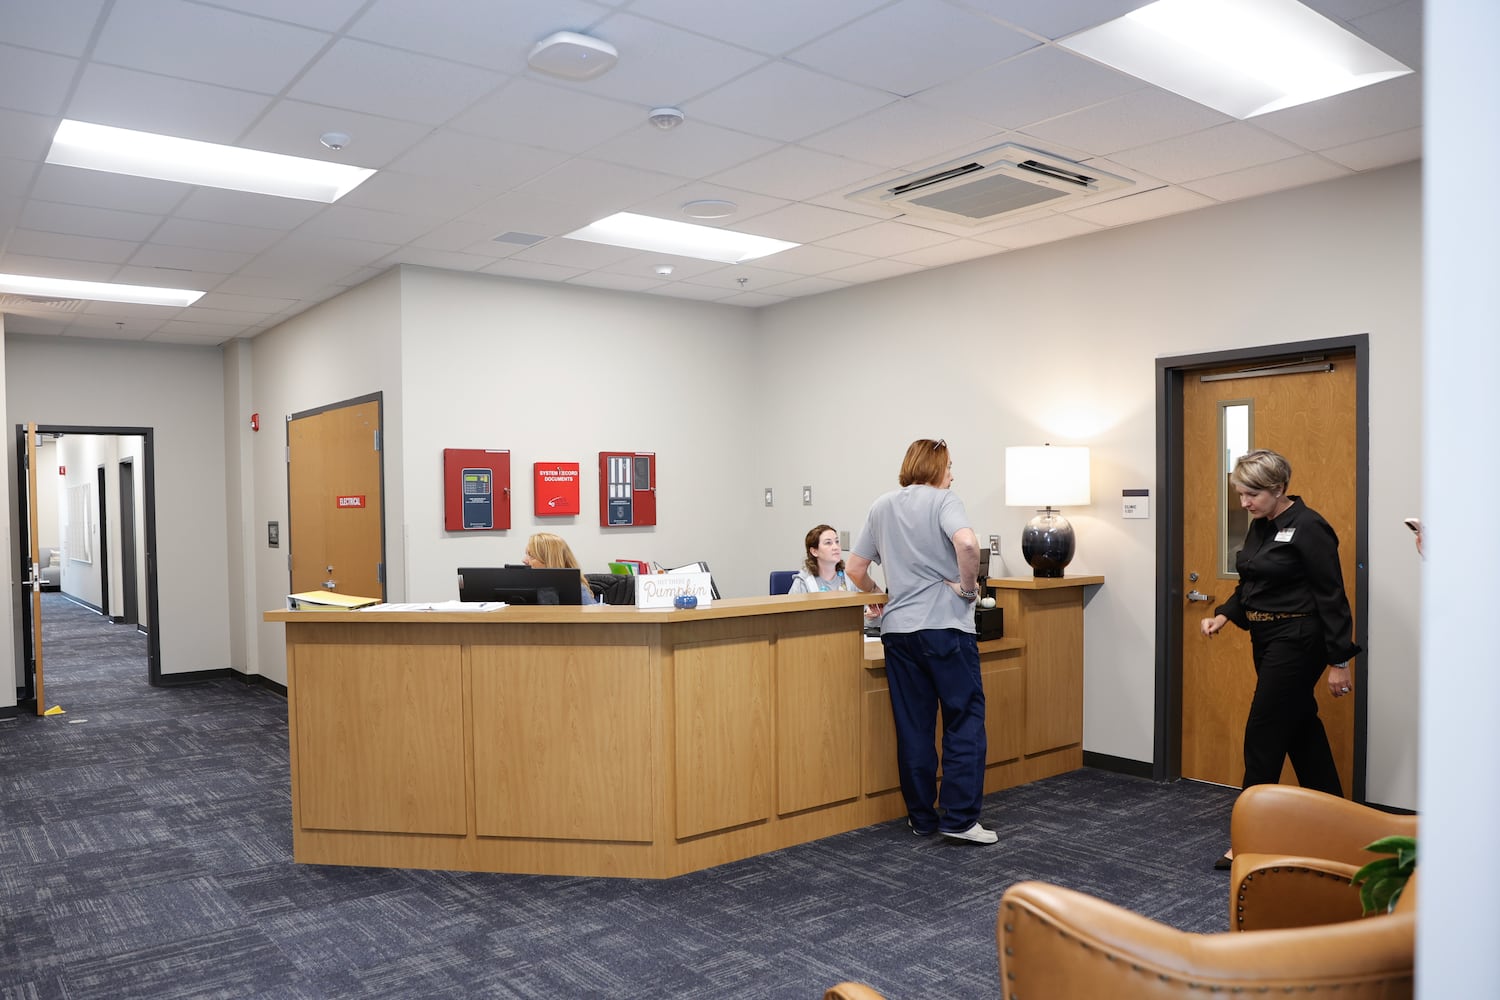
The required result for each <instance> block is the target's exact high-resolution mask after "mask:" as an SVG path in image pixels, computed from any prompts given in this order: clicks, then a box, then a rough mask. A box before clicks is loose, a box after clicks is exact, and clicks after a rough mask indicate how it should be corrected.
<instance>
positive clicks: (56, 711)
mask: <svg viewBox="0 0 1500 1000" xmlns="http://www.w3.org/2000/svg"><path fill="white" fill-rule="evenodd" d="M42 714H43V715H67V714H68V713H67V712H64V711H63V707H62V706H61V705H53V706H52V707H51V708H49V709H47V711H45V712H43V713H42Z"/></svg>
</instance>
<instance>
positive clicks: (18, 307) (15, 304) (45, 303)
mask: <svg viewBox="0 0 1500 1000" xmlns="http://www.w3.org/2000/svg"><path fill="white" fill-rule="evenodd" d="M85 305H87V303H86V302H84V301H83V300H82V299H59V298H52V297H51V296H46V295H10V294H0V312H8V313H15V314H17V315H24V316H51V315H53V314H54V313H60V312H63V313H76V312H80V311H81V310H82V309H83V307H84V306H85Z"/></svg>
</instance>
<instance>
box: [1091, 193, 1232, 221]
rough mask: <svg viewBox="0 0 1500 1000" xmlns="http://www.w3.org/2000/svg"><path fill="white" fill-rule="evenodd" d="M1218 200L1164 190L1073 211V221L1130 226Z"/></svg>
mask: <svg viewBox="0 0 1500 1000" xmlns="http://www.w3.org/2000/svg"><path fill="white" fill-rule="evenodd" d="M1212 204H1214V199H1213V198H1210V197H1207V196H1205V195H1202V194H1197V193H1195V192H1193V191H1188V190H1185V189H1183V188H1175V187H1162V188H1157V189H1156V190H1154V191H1143V192H1141V193H1140V194H1133V195H1126V196H1125V197H1123V198H1116V199H1114V200H1113V201H1107V202H1104V203H1103V204H1100V205H1093V206H1090V207H1088V208H1077V209H1073V210H1072V211H1070V212H1069V213H1068V215H1069V217H1070V218H1074V219H1081V220H1082V221H1084V222H1092V223H1095V224H1096V225H1099V226H1128V225H1130V224H1131V223H1135V222H1145V221H1146V220H1148V219H1159V218H1162V217H1163V216H1167V215H1175V214H1177V213H1178V212H1189V211H1192V210H1193V209H1195V208H1207V207H1208V206H1209V205H1212Z"/></svg>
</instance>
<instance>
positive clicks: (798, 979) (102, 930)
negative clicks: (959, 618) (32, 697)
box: [0, 594, 1235, 1000]
mask: <svg viewBox="0 0 1500 1000" xmlns="http://www.w3.org/2000/svg"><path fill="white" fill-rule="evenodd" d="M44 599H45V601H46V611H45V616H44V621H45V622H46V626H47V630H48V631H47V639H46V646H45V650H46V653H47V660H46V665H47V691H48V702H49V704H60V705H62V706H63V707H64V708H65V709H66V711H67V715H64V716H59V717H51V718H42V719H38V718H36V717H34V716H23V717H21V718H18V719H14V720H11V721H8V722H5V723H3V724H0V1000H53V998H58V1000H82V998H90V1000H92V998H104V997H109V998H130V997H140V998H147V997H149V998H154V1000H159V998H195V1000H196V998H202V997H224V998H238V997H254V998H257V1000H260V998H267V1000H331V998H360V1000H373V998H407V997H422V998H449V997H451V998H469V997H483V998H493V1000H537V998H547V1000H552V998H564V1000H568V998H591V997H601V998H603V997H609V998H612V1000H620V998H658V997H661V998H683V1000H697V998H705V1000H706V998H715V1000H717V998H721V997H725V996H734V997H736V998H765V1000H791V998H809V1000H815V998H817V997H819V996H821V992H822V990H823V989H824V988H825V987H826V986H828V985H829V984H831V983H834V982H837V981H839V980H841V979H859V980H863V981H865V982H869V983H871V984H872V985H874V986H875V987H877V988H878V989H880V990H882V991H884V992H885V993H887V995H889V996H890V997H892V998H893V1000H894V998H903V997H917V996H932V995H941V996H944V997H951V998H958V1000H964V998H975V1000H978V998H985V1000H990V998H993V997H994V996H996V994H997V983H996V975H997V961H996V956H995V937H994V933H995V914H996V908H997V904H998V900H999V897H1000V894H1001V892H1003V891H1004V889H1005V887H1006V886H1008V885H1010V884H1011V883H1013V882H1015V881H1018V880H1020V879H1028V878H1036V879H1045V880H1048V881H1052V882H1057V883H1059V884H1062V885H1067V886H1070V887H1072V888H1077V889H1081V890H1083V891H1086V892H1091V893H1094V894H1095V895H1098V896H1100V897H1102V898H1104V899H1108V900H1111V901H1113V902H1115V903H1118V904H1120V905H1122V906H1125V907H1128V908H1130V909H1132V910H1135V911H1136V912H1139V913H1142V914H1145V915H1146V916H1149V917H1152V918H1154V919H1157V920H1161V921H1163V922H1165V923H1167V924H1169V925H1171V926H1173V927H1177V928H1179V929H1182V930H1188V931H1218V930H1224V929H1225V928H1226V927H1227V926H1228V914H1227V898H1226V893H1227V878H1226V877H1225V875H1224V874H1223V873H1220V872H1213V871H1211V870H1210V869H1209V864H1210V863H1211V861H1212V859H1213V858H1214V857H1215V856H1216V855H1217V854H1218V853H1219V852H1220V851H1221V850H1222V849H1223V847H1224V846H1225V840H1226V837H1227V831H1228V820H1229V810H1230V807H1231V805H1232V803H1233V800H1234V795H1235V792H1234V791H1233V790H1232V789H1225V788H1217V787H1213V786H1208V785H1202V784H1197V783H1194V782H1175V783H1172V784H1156V783H1153V782H1150V781H1143V780H1140V779H1135V778H1129V777H1123V776H1120V775H1117V774H1110V773H1106V772H1102V771H1095V770H1088V769H1085V770H1081V771H1076V772H1073V773H1071V774H1067V775H1062V776H1059V777H1056V778H1050V779H1047V780H1045V781H1040V782H1035V783H1033V784H1031V785H1027V786H1024V787H1022V788H1015V789H1009V790H1007V791H1004V792H999V793H996V794H994V795H991V796H989V797H988V798H987V799H986V800H985V807H984V814H983V820H984V822H985V823H986V824H987V825H989V826H992V827H993V828H994V829H996V830H997V831H998V832H999V834H1000V843H999V844H998V845H997V846H995V847H989V848H980V847H973V846H969V845H961V844H954V843H950V842H946V841H943V840H941V839H938V838H917V837H914V836H912V835H911V834H910V832H909V831H908V830H907V828H906V824H905V822H904V821H896V822H892V823H882V824H879V825H877V826H873V827H869V828H866V829H863V830H855V831H852V832H850V833H844V834H839V835H837V836H833V837H829V838H826V839H824V840H820V841H817V842H815V843H812V844H804V845H800V846H798V847H793V848H788V849H786V850H782V851H777V852H775V853H772V854H768V855H765V856H763V857H759V858H751V859H747V860H745V861H740V862H735V863H733V864H729V865H724V866H721V867H719V868H716V869H712V870H710V871H706V872H697V873H693V874H690V875H685V876H683V877H681V878H676V879H669V880H665V881H651V880H643V879H592V878H559V877H544V876H531V875H491V874H482V873H472V872H436V871H401V870H393V869H374V868H340V867H332V866H316V865H297V864H294V863H293V862H292V860H291V802H290V790H289V777H288V766H289V765H288V755H287V734H286V701H285V699H283V698H281V697H279V696H277V695H275V694H274V693H272V692H269V691H267V690H265V689H263V688H260V687H254V686H249V685H245V684H243V683H240V682H237V681H233V680H229V679H224V680H212V681H205V682H200V683H193V684H190V685H185V686H182V687H171V688H152V687H150V686H149V685H148V684H147V683H146V667H145V659H144V657H145V640H144V637H143V636H141V635H140V634H139V633H138V632H136V631H135V630H134V629H132V628H129V627H125V626H120V625H112V624H110V623H108V622H107V621H105V620H104V619H102V618H101V617H100V616H99V615H97V614H95V613H93V612H92V611H90V610H89V609H87V608H83V607H81V606H79V605H77V604H75V603H73V602H71V601H68V600H67V599H66V598H64V597H62V596H61V595H56V594H48V595H45V598H44ZM80 720H86V721H80Z"/></svg>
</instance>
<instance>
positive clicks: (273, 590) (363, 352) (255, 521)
mask: <svg viewBox="0 0 1500 1000" xmlns="http://www.w3.org/2000/svg"><path fill="white" fill-rule="evenodd" d="M400 323H401V302H400V282H399V280H398V273H397V272H395V271H391V272H388V273H386V274H384V275H381V276H380V277H377V278H374V279H373V280H371V281H368V282H366V283H365V284H363V285H361V286H359V287H358V288H355V289H352V290H350V291H348V292H346V293H344V294H343V295H340V296H339V297H337V298H335V299H332V300H330V301H328V302H324V303H322V304H320V305H318V306H316V307H314V308H313V309H310V310H308V311H307V312H305V313H303V314H301V315H300V316H297V317H295V318H294V319H291V320H288V321H287V322H286V323H283V324H281V325H280V326H278V327H276V328H275V329H274V330H271V331H269V332H267V333H263V334H261V335H260V336H259V337H256V338H255V340H254V342H253V345H252V350H251V356H250V358H249V361H248V364H249V369H250V374H249V378H248V380H246V379H245V377H244V373H243V371H241V370H239V368H240V366H243V365H245V364H246V360H245V359H244V358H242V357H237V358H236V359H235V365H236V370H235V372H234V375H235V378H234V388H233V390H232V391H231V398H232V400H233V401H234V403H235V406H236V407H237V409H238V412H234V413H224V414H223V416H222V418H221V422H220V424H219V426H220V428H221V434H220V441H221V443H222V445H223V447H225V448H227V449H229V456H228V466H229V467H231V468H234V469H235V470H237V471H236V475H238V476H239V477H240V478H241V480H242V481H244V482H246V484H247V485H248V486H249V487H250V489H251V490H253V497H252V499H251V500H249V501H248V503H246V504H243V505H241V506H240V507H239V510H240V511H241V513H242V514H247V515H248V517H249V520H250V522H251V524H252V525H253V528H252V529H251V530H250V531H248V532H246V531H243V530H241V526H240V525H236V530H235V531H234V532H233V533H232V535H231V537H230V547H231V550H232V559H233V560H234V561H236V562H240V563H243V564H244V565H247V566H248V567H250V571H251V572H252V573H253V574H254V576H253V581H252V582H251V583H250V584H249V585H247V586H246V587H245V588H244V597H243V603H241V604H240V605H238V606H237V607H236V608H235V614H236V616H238V617H239V618H240V619H241V621H242V622H243V623H244V626H245V636H244V641H245V642H246V648H244V649H241V648H239V647H238V646H236V648H235V651H234V654H233V656H234V660H235V662H236V663H245V664H248V665H251V668H252V669H251V670H250V672H251V673H258V674H261V675H262V676H265V677H266V678H268V679H270V680H273V681H275V682H276V683H278V684H285V683H286V635H285V632H284V630H283V628H282V626H281V625H279V624H270V625H268V624H266V623H265V622H263V621H261V615H262V613H263V612H264V611H266V610H267V609H270V608H279V607H283V606H285V604H286V595H287V591H288V587H289V586H290V583H291V573H290V569H289V565H288V563H287V552H288V548H287V542H286V537H285V534H284V533H285V531H286V527H287V492H286V491H287V483H286V444H287V442H286V421H287V419H288V418H289V417H290V416H291V415H292V414H294V413H302V412H305V411H307V410H315V409H319V408H323V407H327V406H329V405H331V404H334V403H339V402H343V401H344V400H348V399H354V398H357V397H360V396H367V395H370V394H371V393H375V392H381V393H384V400H383V408H382V421H383V425H384V427H385V430H386V434H385V456H384V463H385V465H384V470H385V471H384V474H385V500H386V504H385V518H386V533H387V539H388V541H387V547H386V563H387V565H386V573H387V579H388V580H389V581H390V583H389V584H388V585H387V594H388V597H389V599H390V600H393V601H400V600H404V599H405V598H404V591H403V587H402V584H401V580H402V579H403V577H404V574H405V567H404V565H403V563H402V559H401V554H400V547H399V546H398V545H395V544H393V543H392V542H391V541H390V539H394V538H397V537H399V535H396V534H393V532H396V531H399V526H400V524H401V520H402V516H403V514H402V511H403V510H404V504H405V499H404V496H403V492H402V488H401V483H402V478H403V476H404V474H405V473H404V471H403V468H402V464H401V445H400V435H399V433H396V434H394V435H393V434H392V433H391V431H392V429H396V430H397V431H399V428H400V426H401V378H402V376H401V343H400ZM219 377H220V382H219V388H221V389H222V388H223V384H224V383H223V376H219ZM252 412H258V413H259V414H260V416H261V425H260V426H261V429H260V431H259V432H258V433H256V432H252V431H251V430H250V429H249V424H248V421H249V416H250V413H252ZM247 470H248V472H247ZM247 475H248V477H249V478H248V480H247V479H246V478H245V477H246V476H247ZM268 521H276V522H278V523H279V524H280V525H281V529H282V532H283V537H282V542H281V546H280V547H279V548H275V549H273V548H270V546H269V545H268V544H267V542H266V522H268ZM247 546H248V549H247ZM250 633H254V634H253V637H252V636H251V635H250ZM252 644H253V650H254V652H255V658H254V659H252V658H251V656H250V650H251V647H252Z"/></svg>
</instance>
